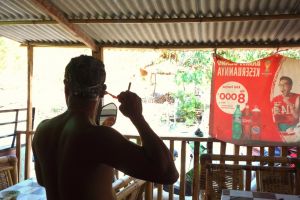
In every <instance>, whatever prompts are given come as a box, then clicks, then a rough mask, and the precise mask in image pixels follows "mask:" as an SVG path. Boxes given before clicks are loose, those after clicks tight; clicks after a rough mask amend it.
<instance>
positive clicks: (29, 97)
mask: <svg viewBox="0 0 300 200" xmlns="http://www.w3.org/2000/svg"><path fill="white" fill-rule="evenodd" d="M27 61H28V72H27V122H26V150H25V179H27V178H29V177H30V161H31V141H32V134H31V131H32V76H33V47H32V46H31V45H28V47H27Z"/></svg>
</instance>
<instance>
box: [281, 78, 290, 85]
mask: <svg viewBox="0 0 300 200" xmlns="http://www.w3.org/2000/svg"><path fill="white" fill-rule="evenodd" d="M282 80H285V81H287V82H288V84H289V85H293V80H292V79H291V78H290V77H288V76H282V77H280V79H279V81H282Z"/></svg>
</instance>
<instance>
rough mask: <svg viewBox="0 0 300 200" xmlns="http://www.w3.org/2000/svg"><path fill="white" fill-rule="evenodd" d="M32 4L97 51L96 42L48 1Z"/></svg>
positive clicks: (35, 1) (43, 0)
mask: <svg viewBox="0 0 300 200" xmlns="http://www.w3.org/2000/svg"><path fill="white" fill-rule="evenodd" d="M32 2H33V3H34V4H35V5H37V6H38V7H40V8H41V9H42V10H43V11H45V12H46V13H47V14H48V15H49V16H50V17H51V18H53V19H54V20H55V21H57V22H58V23H59V24H60V25H61V26H62V27H63V28H64V29H66V30H67V31H68V32H70V33H71V34H72V35H74V36H75V37H76V38H77V39H78V40H80V41H81V42H83V43H84V44H85V45H86V46H88V47H89V48H91V49H92V50H93V51H96V50H97V45H96V43H95V41H94V40H93V39H92V38H91V37H90V36H88V35H87V34H86V33H85V32H84V31H83V30H82V29H81V28H80V27H78V26H77V25H75V24H72V23H70V22H69V20H68V18H66V17H65V15H64V13H63V12H62V11H61V10H60V9H59V8H57V7H56V6H55V5H54V4H52V3H51V2H50V1H48V0H32Z"/></svg>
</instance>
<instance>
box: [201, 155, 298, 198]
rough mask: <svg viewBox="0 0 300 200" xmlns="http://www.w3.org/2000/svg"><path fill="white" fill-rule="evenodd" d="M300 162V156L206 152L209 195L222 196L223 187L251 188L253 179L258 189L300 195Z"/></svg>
mask: <svg viewBox="0 0 300 200" xmlns="http://www.w3.org/2000/svg"><path fill="white" fill-rule="evenodd" d="M299 163H300V160H299V159H296V158H283V157H271V156H268V157H262V156H233V155H208V154H206V155H202V156H201V170H202V172H201V176H203V171H205V172H204V174H205V177H201V179H205V197H206V199H220V197H221V193H222V189H238V190H251V181H252V183H254V184H256V186H257V191H262V192H275V193H289V194H299V193H300V191H299V190H300V185H299V184H300V178H299V174H300V169H299ZM292 164H294V165H293V166H292ZM295 164H296V165H295ZM253 181H254V182H253ZM283 184H284V185H283ZM280 185H282V187H281V188H280Z"/></svg>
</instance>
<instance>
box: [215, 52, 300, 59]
mask: <svg viewBox="0 0 300 200" xmlns="http://www.w3.org/2000/svg"><path fill="white" fill-rule="evenodd" d="M274 53H275V51H274V50H219V51H218V52H217V54H218V55H220V56H222V57H224V58H226V59H228V60H231V61H233V62H253V61H255V60H259V59H262V58H265V57H268V56H271V55H272V54H274ZM278 53H279V54H281V55H284V56H286V57H290V58H295V59H300V51H299V50H286V51H280V52H278Z"/></svg>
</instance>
